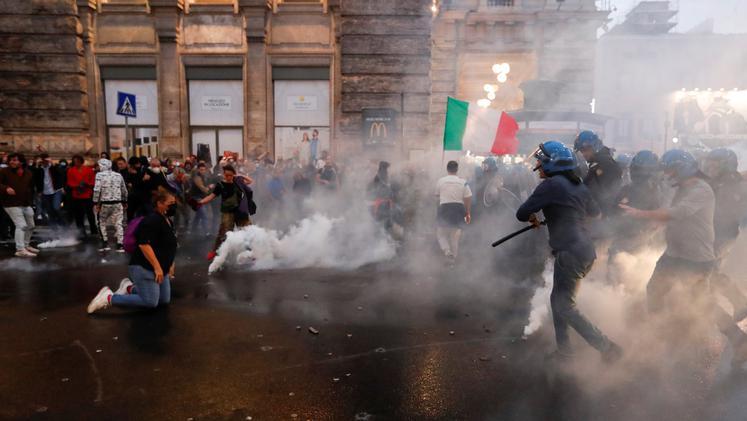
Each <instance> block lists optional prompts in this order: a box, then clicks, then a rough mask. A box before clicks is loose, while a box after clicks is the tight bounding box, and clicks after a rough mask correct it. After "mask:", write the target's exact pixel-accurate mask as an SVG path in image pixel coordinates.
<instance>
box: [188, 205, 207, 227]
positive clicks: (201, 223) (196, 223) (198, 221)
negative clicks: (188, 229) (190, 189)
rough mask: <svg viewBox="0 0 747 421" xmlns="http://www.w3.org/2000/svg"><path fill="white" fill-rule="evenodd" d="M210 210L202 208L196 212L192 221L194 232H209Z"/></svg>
mask: <svg viewBox="0 0 747 421" xmlns="http://www.w3.org/2000/svg"><path fill="white" fill-rule="evenodd" d="M207 211H208V208H206V207H205V206H200V207H199V208H197V210H196V211H195V217H194V219H193V220H192V231H194V232H196V233H207V232H208V224H209V221H208V213H207Z"/></svg>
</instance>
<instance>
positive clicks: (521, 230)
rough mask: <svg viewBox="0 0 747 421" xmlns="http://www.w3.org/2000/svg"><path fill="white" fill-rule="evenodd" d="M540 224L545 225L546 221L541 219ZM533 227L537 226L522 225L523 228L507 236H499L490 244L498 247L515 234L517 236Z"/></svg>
mask: <svg viewBox="0 0 747 421" xmlns="http://www.w3.org/2000/svg"><path fill="white" fill-rule="evenodd" d="M541 225H547V222H545V221H542V222H540V226H541ZM535 228H539V227H535V226H534V225H529V226H528V227H524V228H522V229H520V230H518V231H516V232H514V233H511V234H508V235H507V236H505V237H503V238H501V239H500V240H498V241H496V242H495V243H493V244H492V246H493V247H498V246H500V245H501V244H503V243H505V242H506V241H508V240H510V239H512V238H514V237H516V236H519V235H521V234H524V233H525V232H527V231H531V230H533V229H535Z"/></svg>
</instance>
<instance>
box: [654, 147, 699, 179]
mask: <svg viewBox="0 0 747 421" xmlns="http://www.w3.org/2000/svg"><path fill="white" fill-rule="evenodd" d="M661 167H662V168H663V169H664V170H665V171H674V175H673V178H675V179H677V180H684V179H686V178H690V177H693V176H695V175H696V174H697V173H698V171H699V169H698V161H696V160H695V157H694V156H692V154H691V153H689V152H685V151H683V150H682V149H672V150H669V151H667V152H665V153H664V155H663V156H662V157H661Z"/></svg>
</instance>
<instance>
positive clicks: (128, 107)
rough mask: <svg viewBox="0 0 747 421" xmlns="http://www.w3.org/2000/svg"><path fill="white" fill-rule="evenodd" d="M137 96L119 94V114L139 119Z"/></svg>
mask: <svg viewBox="0 0 747 421" xmlns="http://www.w3.org/2000/svg"><path fill="white" fill-rule="evenodd" d="M136 107H137V103H136V101H135V95H133V94H128V93H125V92H117V114H119V115H121V116H125V117H132V118H136V117H137V108H136Z"/></svg>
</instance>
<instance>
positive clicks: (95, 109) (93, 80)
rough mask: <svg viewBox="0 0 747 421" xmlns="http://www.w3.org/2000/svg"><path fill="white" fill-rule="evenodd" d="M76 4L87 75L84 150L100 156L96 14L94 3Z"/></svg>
mask: <svg viewBox="0 0 747 421" xmlns="http://www.w3.org/2000/svg"><path fill="white" fill-rule="evenodd" d="M77 2H78V18H79V20H80V24H81V27H82V34H81V37H82V38H83V50H84V51H83V55H84V58H85V66H86V75H87V93H88V116H89V121H90V128H89V133H90V144H89V145H86V149H95V150H96V153H97V154H100V153H101V152H102V151H105V150H106V124H103V125H102V123H104V122H105V119H104V116H105V114H106V113H103V114H101V113H99V110H103V109H104V106H103V90H102V87H101V78H100V77H99V72H98V66H96V57H95V45H96V24H95V23H94V14H95V13H96V1H95V0H77ZM99 105H101V107H99ZM100 114H101V115H100Z"/></svg>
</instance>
